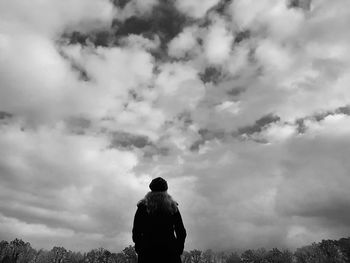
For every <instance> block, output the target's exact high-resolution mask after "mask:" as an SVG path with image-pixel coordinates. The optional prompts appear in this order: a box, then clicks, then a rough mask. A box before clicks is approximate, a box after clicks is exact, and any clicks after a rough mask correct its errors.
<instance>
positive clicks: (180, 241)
mask: <svg viewBox="0 0 350 263" xmlns="http://www.w3.org/2000/svg"><path fill="white" fill-rule="evenodd" d="M174 225H175V234H176V240H177V248H178V252H179V254H180V255H181V254H182V252H183V251H184V247H185V239H186V235H187V234H186V229H185V226H184V224H183V222H182V217H181V214H180V211H177V212H176V213H175V224H174Z"/></svg>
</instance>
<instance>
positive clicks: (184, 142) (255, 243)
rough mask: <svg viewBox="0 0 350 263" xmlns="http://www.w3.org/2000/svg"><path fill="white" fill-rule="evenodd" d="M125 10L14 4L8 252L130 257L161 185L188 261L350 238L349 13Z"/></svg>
mask: <svg viewBox="0 0 350 263" xmlns="http://www.w3.org/2000/svg"><path fill="white" fill-rule="evenodd" d="M118 3H119V4H118ZM118 3H115V5H113V3H112V2H111V1H104V0H99V1H90V0H88V1H81V0H74V1H73V0H70V1H65V2H64V3H63V2H62V3H61V2H60V3H58V2H54V1H46V2H41V1H34V2H31V3H30V4H29V3H24V2H21V1H12V2H11V3H10V2H8V1H1V0H0V10H1V11H0V17H1V18H0V84H1V85H0V86H1V88H0V105H1V106H0V132H1V138H0V154H1V156H2V158H1V160H0V180H1V186H0V188H1V189H0V190H1V191H0V196H1V198H0V200H1V201H0V234H1V236H2V237H4V238H6V239H13V238H15V237H20V238H23V239H26V240H28V241H30V242H31V243H33V244H34V245H35V246H36V247H45V248H48V246H49V245H51V246H53V245H63V246H67V248H69V249H82V250H84V251H86V250H88V249H90V248H96V247H101V246H104V247H106V248H109V249H111V250H113V251H116V250H121V249H123V248H124V247H125V246H127V245H129V244H130V243H131V235H130V231H131V225H132V219H133V214H134V212H135V209H136V203H137V201H138V200H139V199H141V198H142V197H143V195H144V194H145V193H146V192H147V191H148V188H147V186H148V184H149V181H150V180H151V178H153V177H156V176H163V177H165V178H166V179H167V180H168V182H169V192H170V193H171V194H172V195H173V196H174V198H175V199H176V200H177V201H178V202H179V204H180V209H181V212H182V215H183V218H184V222H185V225H186V227H187V230H188V234H189V235H188V241H187V243H186V249H188V250H189V249H194V248H199V249H206V248H214V249H218V250H222V249H247V248H258V247H262V246H265V247H276V246H280V247H292V248H294V247H298V246H302V245H304V244H307V243H310V242H313V241H319V240H320V239H323V238H326V239H327V238H339V237H341V236H343V235H345V234H346V233H349V231H350V226H349V224H348V222H349V213H348V212H347V211H348V210H349V206H348V203H349V195H348V193H347V189H348V188H349V180H348V173H349V169H350V167H348V164H347V161H346V156H348V155H349V153H348V150H347V149H348V148H349V147H348V142H347V141H348V139H347V134H348V133H349V127H350V125H349V110H348V105H349V101H350V98H349V95H350V93H349V91H348V83H349V76H350V74H349V57H350V53H349V51H348V46H349V41H350V38H349V36H348V34H345V33H344V32H347V25H348V24H349V23H348V22H349V21H348V20H349V10H350V8H348V7H349V6H348V3H347V1H345V0H335V1H331V2H328V1H323V0H322V1H313V2H312V5H311V8H310V9H309V8H304V9H302V8H295V7H293V5H292V6H290V5H289V3H288V1H277V0H263V1H259V2H256V1H248V0H245V1H241V0H235V1H233V2H231V3H226V4H221V5H220V6H218V8H221V9H223V10H218V9H217V10H215V11H214V10H213V11H210V12H208V10H212V8H213V7H215V6H216V5H217V4H218V3H217V1H204V2H203V1H202V2H201V3H200V6H199V3H197V2H196V1H187V2H186V3H185V2H181V1H177V2H176V3H169V2H167V1H165V2H164V1H160V2H159V1H129V2H128V3H125V5H123V4H122V3H120V2H118ZM38 10H40V12H39V11H38ZM48 240H52V242H51V243H49V242H48Z"/></svg>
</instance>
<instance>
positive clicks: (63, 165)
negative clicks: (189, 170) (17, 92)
mask: <svg viewBox="0 0 350 263" xmlns="http://www.w3.org/2000/svg"><path fill="white" fill-rule="evenodd" d="M1 132H2V138H1V142H0V144H1V149H2V154H3V155H4V156H5V155H6V156H7V157H6V158H3V159H2V161H1V165H0V167H1V174H2V175H1V182H2V184H1V188H2V189H1V200H2V201H1V204H0V206H1V214H2V216H3V217H5V218H9V220H10V218H13V220H15V219H16V220H17V221H18V222H19V223H18V224H19V228H17V230H16V232H15V233H17V234H18V236H20V237H21V236H23V235H24V236H27V235H28V236H35V235H34V232H31V233H27V232H26V230H25V229H30V227H31V226H32V227H33V228H34V229H35V228H36V227H38V228H42V229H46V230H45V231H39V233H38V234H39V235H44V236H43V237H40V236H36V237H35V239H36V240H38V239H40V243H41V244H42V243H43V241H44V240H45V238H47V237H45V236H46V234H45V233H46V232H47V235H51V236H55V234H54V233H56V232H57V233H60V234H59V236H56V238H58V240H57V242H60V240H61V239H67V238H69V237H72V236H73V235H74V234H78V235H86V236H90V238H91V237H92V236H93V235H96V234H98V235H100V236H101V237H100V239H99V242H101V239H103V237H109V238H111V237H115V235H116V234H117V233H122V232H124V231H126V230H127V229H128V228H129V226H130V225H129V223H128V222H130V221H131V219H132V216H133V215H132V213H128V212H126V209H127V210H129V212H131V210H130V209H129V208H128V207H130V208H132V207H134V204H135V202H137V198H129V194H128V193H129V192H134V193H135V191H137V192H139V191H140V190H142V188H143V187H141V185H142V183H141V181H139V179H138V178H137V177H135V175H134V174H133V173H132V172H131V169H132V168H133V167H135V165H136V164H137V162H138V158H137V156H136V155H135V154H132V153H130V152H122V151H119V150H116V149H112V148H110V147H108V144H109V142H108V140H106V139H105V138H101V137H97V136H86V135H85V136H81V135H72V134H67V133H65V132H64V131H60V130H55V131H52V130H51V129H44V128H43V129H41V130H38V131H34V130H33V131H26V132H24V131H21V130H20V127H19V126H5V127H2V128H1ZM97 156H99V157H98V158H97ZM139 193H142V192H139ZM139 195H140V194H139ZM127 203H128V204H127ZM124 205H125V206H124ZM11 220H12V219H11ZM20 226H22V227H20ZM24 228H25V229H24ZM60 229H64V231H63V232H62V231H61V230H60ZM2 231H4V230H2ZM22 231H23V232H22ZM7 236H8V235H7ZM96 242H97V241H96ZM123 242H124V243H125V242H126V241H125V240H124V241H123ZM129 242H130V240H129ZM95 244H96V243H95ZM108 247H110V248H111V247H113V244H108Z"/></svg>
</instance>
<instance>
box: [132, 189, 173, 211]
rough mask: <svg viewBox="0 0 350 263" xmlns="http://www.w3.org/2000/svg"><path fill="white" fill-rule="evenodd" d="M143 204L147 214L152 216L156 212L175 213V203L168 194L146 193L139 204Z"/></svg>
mask: <svg viewBox="0 0 350 263" xmlns="http://www.w3.org/2000/svg"><path fill="white" fill-rule="evenodd" d="M141 203H142V204H144V205H145V206H146V209H147V213H149V214H153V213H155V212H157V211H161V212H165V213H169V214H172V215H173V214H175V213H176V212H177V205H178V204H177V202H176V201H174V199H173V198H172V197H171V195H169V194H168V192H166V191H164V192H148V193H147V194H146V196H145V197H144V198H143V199H142V200H141V201H140V202H139V204H141Z"/></svg>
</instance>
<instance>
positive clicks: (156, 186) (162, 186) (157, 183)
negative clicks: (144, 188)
mask: <svg viewBox="0 0 350 263" xmlns="http://www.w3.org/2000/svg"><path fill="white" fill-rule="evenodd" d="M149 188H150V189H151V190H152V192H164V191H166V190H168V184H167V182H166V181H165V180H164V179H163V178H162V177H157V178H155V179H153V180H152V182H151V183H150V184H149Z"/></svg>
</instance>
